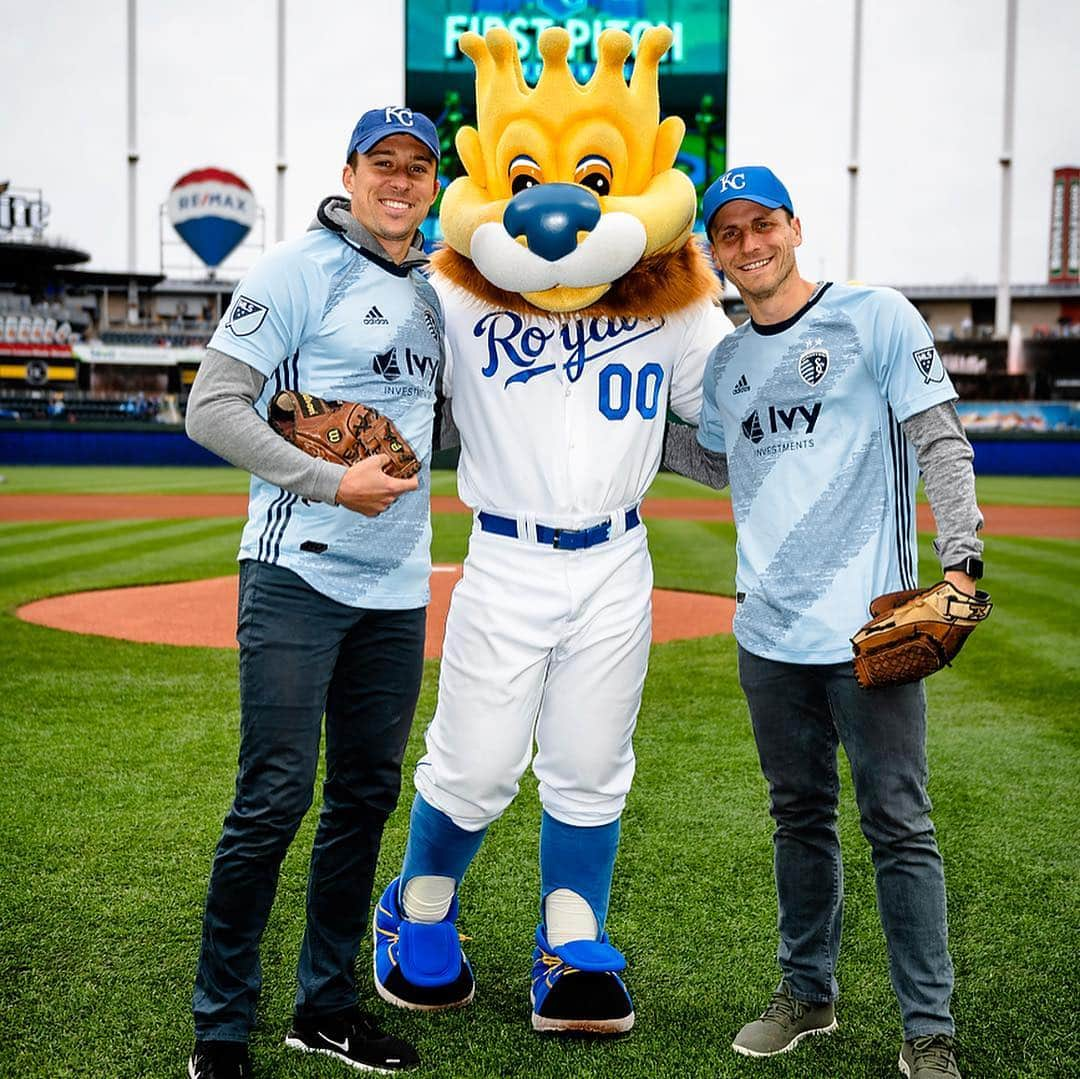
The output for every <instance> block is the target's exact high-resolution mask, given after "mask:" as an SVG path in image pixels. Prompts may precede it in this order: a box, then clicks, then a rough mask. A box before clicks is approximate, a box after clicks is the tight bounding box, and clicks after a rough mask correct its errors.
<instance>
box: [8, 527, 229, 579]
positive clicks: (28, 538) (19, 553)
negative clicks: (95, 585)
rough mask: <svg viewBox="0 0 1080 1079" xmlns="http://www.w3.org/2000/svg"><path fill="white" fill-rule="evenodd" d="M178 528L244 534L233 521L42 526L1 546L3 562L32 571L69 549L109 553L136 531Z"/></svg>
mask: <svg viewBox="0 0 1080 1079" xmlns="http://www.w3.org/2000/svg"><path fill="white" fill-rule="evenodd" d="M177 527H180V528H187V529H212V530H224V529H225V528H228V527H231V528H232V529H233V531H234V532H236V533H237V535H239V531H240V530H239V526H238V524H237V522H236V521H235V520H233V519H229V518H203V517H196V518H173V519H171V520H164V519H159V518H147V519H145V520H124V521H115V520H114V521H80V522H78V523H77V524H75V525H69V524H66V523H61V522H39V523H38V524H37V525H36V526H35V529H34V530H33V532H26V533H23V534H22V536H21V537H19V538H17V539H14V540H4V541H3V542H2V543H0V561H9V560H10V561H16V562H17V563H18V565H19V566H22V567H26V568H27V569H29V568H30V567H32V566H35V565H40V564H41V563H42V562H43V561H47V560H48V558H49V556H50V555H53V554H58V553H62V552H63V551H64V550H65V549H67V550H76V549H81V550H84V551H89V550H90V548H89V545H90V544H98V545H99V546H98V550H99V551H100V550H104V549H106V548H105V547H104V546H103V545H104V544H107V543H108V541H109V540H110V539H111V538H113V537H124V536H127V535H130V534H131V533H132V531H133V530H135V531H137V533H138V534H140V535H147V536H153V535H155V534H156V535H162V534H165V532H166V530H168V529H175V528H177ZM46 541H47V542H46ZM91 553H93V552H91Z"/></svg>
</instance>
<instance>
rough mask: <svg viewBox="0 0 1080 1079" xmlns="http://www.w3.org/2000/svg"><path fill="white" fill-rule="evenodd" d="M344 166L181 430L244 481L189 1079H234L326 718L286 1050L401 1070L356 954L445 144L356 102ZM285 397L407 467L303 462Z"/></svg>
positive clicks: (395, 661)
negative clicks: (302, 400) (403, 451)
mask: <svg viewBox="0 0 1080 1079" xmlns="http://www.w3.org/2000/svg"><path fill="white" fill-rule="evenodd" d="M346 158H347V161H346V164H345V167H344V170H343V173H342V181H343V184H344V187H345V190H346V191H347V193H348V196H349V197H348V198H347V199H346V198H341V197H331V198H328V199H325V200H324V201H323V202H322V204H321V205H320V206H319V208H318V211H317V214H316V219H315V221H314V222H313V223H312V225H311V226H310V228H309V230H308V232H307V233H306V234H305V235H304V236H303V237H301V238H299V239H296V240H292V241H289V242H286V243H282V244H279V245H278V246H277V247H275V248H274V249H273V250H271V251H270V252H269V253H268V254H266V255H265V256H264V257H263V258H262V259H261V260H260V261H259V262H258V263H257V264H256V265H255V266H254V267H253V268H252V270H251V272H250V273H249V274H248V275H247V276H246V277H245V278H244V280H243V281H242V282H241V283H240V285H239V286H238V287H237V290H236V292H235V293H234V295H233V298H232V302H231V304H230V306H229V311H228V313H227V314H226V316H225V318H224V319H223V320H222V322H221V324H220V325H219V326H218V328H217V330H216V332H215V333H214V335H213V337H212V338H211V340H210V344H209V347H208V349H207V354H206V358H205V359H204V361H203V363H202V365H201V367H200V369H199V374H198V377H197V378H196V380H195V384H194V386H193V387H192V392H191V397H190V400H189V402H188V411H187V430H188V434H189V435H190V436H191V437H192V438H193V439H194V440H195V441H197V442H199V443H201V444H202V445H204V446H206V447H208V448H209V449H211V450H213V451H214V452H215V453H217V454H219V455H220V456H221V457H224V458H225V459H226V460H228V461H230V462H231V463H232V464H234V465H237V466H239V467H241V468H244V469H246V470H247V471H248V472H250V473H251V474H252V475H251V493H250V499H249V509H248V520H247V524H246V526H245V528H244V532H243V537H242V539H241V544H240V556H239V557H240V607H239V618H238V629H237V640H238V642H239V645H240V761H239V772H238V775H237V780H236V795H235V799H234V801H233V805H232V808H231V809H230V810H229V813H228V816H227V817H226V819H225V824H224V828H223V830H222V835H221V839H220V841H219V843H218V848H217V853H216V855H215V858H214V864H213V869H212V872H211V876H210V886H209V890H208V895H207V900H206V911H205V915H204V918H203V934H202V948H201V951H200V956H199V965H198V972H197V974H196V979H195V991H194V996H193V1011H194V1017H195V1039H196V1041H195V1049H194V1051H193V1052H192V1054H191V1057H190V1059H189V1061H188V1075H189V1077H190V1079H248V1077H249V1076H250V1075H251V1070H250V1069H251V1064H250V1060H249V1056H248V1050H247V1041H248V1034H249V1031H250V1030H251V1027H252V1026H253V1024H254V1021H255V1008H256V1001H257V998H258V994H259V987H260V980H261V975H260V966H259V940H260V938H261V936H262V932H263V930H264V928H265V926H266V922H267V919H268V917H269V913H270V907H271V904H272V902H273V899H274V893H275V890H276V887H277V879H278V871H279V868H280V865H281V861H282V859H283V858H284V856H285V852H286V850H287V848H288V846H289V844H290V842H291V841H292V838H293V836H294V835H295V833H296V830H297V828H298V827H299V825H300V821H301V819H302V818H303V816H304V814H305V812H306V811H307V809H308V807H309V806H310V805H311V802H312V796H313V787H314V782H315V773H316V768H317V766H318V758H319V744H320V739H321V736H322V719H323V715H324V713H325V716H326V780H325V783H324V784H323V805H322V811H321V814H320V817H319V825H318V829H317V831H316V835H315V842H314V846H313V849H312V855H311V868H310V872H309V877H308V892H307V923H306V928H305V932H304V939H303V943H302V945H301V948H300V959H299V964H298V969H297V983H298V986H297V993H296V1005H295V1013H294V1016H293V1023H292V1029H291V1030H290V1031H289V1033H288V1036H287V1037H286V1039H285V1041H286V1044H287V1045H289V1046H291V1047H293V1048H296V1049H300V1050H303V1051H307V1052H318V1053H325V1054H329V1055H331V1056H335V1057H338V1058H339V1059H341V1060H343V1061H345V1062H346V1063H348V1064H351V1065H353V1066H354V1067H359V1068H366V1069H374V1070H376V1071H386V1072H388V1071H395V1070H398V1069H401V1068H407V1067H410V1066H413V1065H415V1064H417V1063H418V1057H417V1054H416V1052H415V1051H414V1050H413V1048H412V1047H411V1046H410V1045H408V1044H406V1043H405V1042H403V1041H401V1040H400V1039H398V1038H394V1037H391V1036H389V1035H386V1034H384V1033H383V1032H382V1031H381V1030H380V1029H379V1028H378V1027H377V1026H376V1025H375V1023H374V1022H373V1021H372V1019H371V1018H370V1017H369V1016H367V1015H366V1014H365V1013H363V1012H361V1011H360V1010H359V1009H358V1007H357V988H356V979H355V973H354V965H355V960H356V955H357V950H358V948H359V945H360V939H361V937H362V935H363V933H364V931H365V928H366V924H367V917H368V906H369V903H370V899H371V889H372V882H373V878H374V872H375V863H376V859H377V857H378V851H379V842H380V839H381V836H382V830H383V825H384V823H385V821H386V818H387V817H388V815H389V814H390V812H391V810H392V809H393V808H394V806H395V804H396V802H397V797H398V792H399V789H400V784H401V760H402V757H403V755H404V751H405V743H406V740H407V739H408V735H409V728H410V725H411V723H412V717H413V712H414V709H415V706H416V700H417V696H418V694H419V689H420V679H421V675H422V671H423V658H424V625H425V608H426V605H427V602H428V598H429V594H428V580H429V576H430V572H431V556H430V538H431V529H430V518H429V493H430V463H431V462H430V456H431V446H432V424H433V415H434V407H435V400H436V391H437V385H436V381H437V378H438V372H439V367H440V363H441V360H442V336H443V335H442V310H441V307H440V305H439V301H438V299H437V298H436V296H435V292H434V290H433V289H432V288H431V287H430V285H428V283H427V280H426V278H425V277H424V276H423V275H422V274H421V272H420V271H421V268H422V267H423V266H424V264H425V262H426V256H425V254H424V250H423V237H422V236H421V234H420V233H419V231H418V229H419V226H420V223H421V222H422V221H423V220H424V217H425V216H426V215H427V212H428V209H429V208H430V206H431V204H432V202H433V201H434V198H435V195H436V193H437V192H438V189H439V181H438V175H437V174H438V163H439V139H438V134H437V132H436V130H435V126H434V125H433V124H432V123H431V121H430V120H429V119H428V118H427V117H425V116H423V115H421V114H420V113H415V112H413V111H412V110H410V109H406V108H400V107H389V108H382V109H373V110H371V111H369V112H366V113H365V114H364V115H363V116H362V117H361V118H360V121H359V122H358V123H357V125H356V128H355V129H354V131H353V133H352V136H351V137H350V139H349V143H348V147H347V151H346ZM285 389H290V390H299V391H302V392H305V393H311V394H314V395H316V396H318V397H323V398H330V399H338V400H346V401H357V402H361V403H363V404H366V405H370V406H373V407H375V408H376V409H378V410H379V411H380V412H382V413H383V414H385V415H387V416H389V417H390V418H391V419H392V420H393V421H394V423H395V424H396V425H397V427H398V429H399V430H400V431H401V432H402V434H403V435H404V436H405V438H406V439H407V440H408V441H409V443H410V444H411V445H412V447H413V448H414V450H415V451H416V454H417V456H418V457H419V458H420V459H421V460H422V461H423V465H424V467H423V468H422V470H421V472H420V474H419V476H416V477H413V478H412V479H409V480H399V479H396V478H394V477H392V476H389V475H387V474H386V473H384V472H383V466H384V465H386V464H387V463H388V460H387V458H386V457H385V456H383V455H379V456H376V457H372V458H368V459H366V460H361V461H360V462H359V463H357V464H354V465H352V466H351V467H348V468H346V467H344V466H342V465H336V464H332V463H330V462H327V461H323V460H319V459H317V458H313V457H309V456H307V455H306V454H305V453H303V452H301V451H300V450H299V449H297V448H296V447H295V446H293V445H291V444H290V443H288V442H286V441H285V440H284V439H282V438H280V437H279V436H278V435H277V434H275V433H274V432H273V431H272V430H271V428H270V427H269V426H268V425H267V423H266V414H267V406H268V403H269V401H270V399H271V398H272V397H273V396H274V395H275V394H276V393H277V392H279V391H281V390H285Z"/></svg>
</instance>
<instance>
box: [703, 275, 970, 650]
mask: <svg viewBox="0 0 1080 1079" xmlns="http://www.w3.org/2000/svg"><path fill="white" fill-rule="evenodd" d="M955 397H956V393H955V391H954V390H953V387H952V384H951V382H950V381H949V377H948V375H947V374H946V372H945V368H944V367H943V365H942V363H941V358H940V357H939V356H938V354H937V352H936V350H935V348H934V340H933V337H932V335H931V333H930V330H929V328H928V327H927V325H926V323H925V322H924V321H923V320H922V318H921V317H920V316H919V313H918V312H917V311H916V310H915V308H914V307H912V306H911V304H910V303H908V301H907V300H905V299H904V297H903V296H901V295H900V294H899V293H898V292H895V291H893V290H892V289H885V288H861V287H851V286H847V285H835V284H834V285H824V286H822V287H821V288H820V289H819V290H818V291H817V292H815V294H814V295H813V296H812V297H811V299H810V301H809V303H808V304H807V305H806V307H804V308H803V309H802V310H801V311H799V312H798V313H797V314H796V315H794V316H793V317H792V318H791V319H788V320H787V321H785V322H782V323H777V324H775V325H772V326H756V325H755V324H754V323H752V322H749V321H748V322H745V323H744V324H743V325H742V326H740V327H739V328H738V329H737V330H736V331H735V332H734V333H732V334H729V335H728V336H727V337H726V338H724V339H723V340H722V341H721V342H720V344H719V345H718V346H717V347H716V349H715V350H714V352H713V354H712V356H711V357H710V359H709V364H708V368H707V370H706V374H705V384H704V400H703V405H702V412H701V424H700V426H699V428H698V439H699V441H700V442H701V444H702V445H703V446H705V447H706V448H707V449H710V450H714V451H717V452H721V453H726V454H727V458H728V469H729V473H730V476H731V501H732V509H733V511H734V516H735V523H736V526H737V529H738V569H737V573H736V590H737V597H736V598H737V599H738V600H739V602H738V605H737V608H736V614H735V624H734V633H735V637H736V639H737V640H738V642H739V643H740V644H741V645H742V646H743V647H744V648H745V649H746V650H747V651H749V652H752V653H754V654H755V655H758V656H763V657H765V658H766V659H774V660H780V661H782V662H789V663H838V662H841V661H843V660H845V659H850V658H851V644H850V638H851V635H852V634H853V633H854V632H855V630H856V629H858V627H859V626H861V625H862V624H863V623H864V622H865V621H866V620H867V618H868V617H869V611H868V609H867V608H868V604H869V602H870V600H871V599H872V598H873V597H874V596H877V595H880V594H881V593H883V592H892V591H896V590H898V589H901V588H914V587H915V586H916V584H917V577H918V572H917V561H916V560H917V545H916V533H915V488H916V486H917V484H918V467H917V464H916V460H915V451H914V449H913V447H912V446H911V445H910V444H909V443H908V441H907V439H906V438H905V437H904V433H903V431H902V429H901V427H900V425H901V423H902V422H903V421H904V420H906V419H908V418H909V417H910V416H913V415H915V414H916V413H918V412H923V411H925V410H926V409H928V408H930V407H931V406H933V405H937V404H940V403H941V402H943V401H949V400H951V399H953V398H955Z"/></svg>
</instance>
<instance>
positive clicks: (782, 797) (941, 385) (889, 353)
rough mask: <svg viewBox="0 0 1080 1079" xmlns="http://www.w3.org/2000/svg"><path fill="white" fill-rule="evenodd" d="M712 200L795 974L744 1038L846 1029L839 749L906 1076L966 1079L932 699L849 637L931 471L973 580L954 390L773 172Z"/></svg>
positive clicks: (746, 557)
mask: <svg viewBox="0 0 1080 1079" xmlns="http://www.w3.org/2000/svg"><path fill="white" fill-rule="evenodd" d="M704 212H705V222H706V228H707V231H708V234H709V238H710V240H711V241H712V245H713V252H714V255H715V258H716V261H717V263H718V265H719V266H720V268H721V269H722V270H723V271H724V273H725V275H726V276H727V278H728V280H730V281H731V282H732V283H733V284H734V285H735V287H736V288H737V289H738V290H739V294H740V295H741V296H742V298H743V300H744V301H745V303H746V307H747V310H748V311H749V314H750V319H749V321H747V322H745V323H744V324H743V325H742V326H740V327H739V328H738V329H737V330H736V331H735V332H734V333H732V334H730V335H729V336H727V337H726V338H724V339H723V340H722V341H721V342H720V343H719V345H718V346H717V347H716V349H715V351H714V352H713V354H712V356H711V358H710V360H709V365H708V368H707V370H706V374H705V383H704V404H703V407H702V413H701V423H700V426H699V428H698V441H699V443H700V444H701V446H702V447H703V450H704V451H705V454H706V456H707V457H708V458H709V459H710V460H711V462H712V465H713V467H714V468H716V469H720V468H722V467H726V468H727V470H728V474H729V476H730V482H731V495H732V507H733V511H734V516H735V523H736V527H737V530H738V569H737V577H736V600H737V609H736V615H735V623H734V633H735V637H736V640H737V642H738V649H739V678H740V682H741V684H742V688H743V691H744V692H745V694H746V698H747V701H748V703H749V707H750V718H751V723H752V726H753V730H754V738H755V740H756V742H757V747H758V754H759V757H760V761H761V767H762V771H763V772H764V774H765V778H766V779H767V780H768V783H769V797H770V808H771V812H772V815H773V818H774V820H775V821H776V831H775V835H774V843H775V870H776V887H777V894H778V899H779V912H780V916H779V930H780V945H779V952H778V958H779V964H780V968H781V972H782V980H781V982H780V985H779V988H778V989H777V991H776V992H775V994H774V995H773V997H772V1000H771V1002H770V1004H769V1006H768V1007H767V1009H766V1010H765V1012H764V1013H763V1014H762V1015H761V1017H760V1018H759V1019H757V1020H755V1021H753V1022H751V1023H748V1024H747V1025H746V1026H744V1027H743V1028H742V1030H740V1031H739V1033H738V1035H737V1036H736V1038H735V1041H734V1044H733V1048H734V1049H735V1050H736V1051H737V1052H739V1053H742V1054H744V1055H746V1056H751V1057H766V1056H772V1055H773V1054H775V1053H782V1052H785V1051H787V1050H789V1049H793V1048H794V1047H795V1046H796V1045H797V1044H798V1043H799V1041H800V1040H801V1039H802V1038H804V1037H806V1036H807V1035H810V1034H827V1033H830V1032H831V1031H833V1030H835V1029H836V1026H837V1024H836V1017H835V1011H834V1001H835V1000H836V997H837V993H838V987H837V982H836V963H837V956H838V951H839V946H840V924H841V911H842V906H843V884H842V880H843V871H842V865H841V859H840V844H839V836H838V833H837V829H836V816H837V802H838V795H839V786H840V780H839V774H838V771H837V746H838V744H842V745H843V746H844V749H845V751H846V753H847V756H848V758H849V760H850V762H851V770H852V778H853V781H854V788H855V795H856V799H857V801H858V804H859V810H860V815H861V821H862V828H863V832H864V834H865V835H866V838H867V839H868V840H869V842H870V845H871V848H872V850H873V857H874V867H875V875H876V883H877V896H878V908H879V912H880V916H881V922H882V926H883V928H884V930H885V936H886V939H887V942H888V947H889V958H890V968H891V976H892V983H893V988H894V990H895V992H896V995H897V998H898V1000H899V1003H900V1010H901V1013H902V1018H903V1037H904V1041H903V1046H902V1049H901V1055H900V1061H899V1067H900V1070H901V1071H902V1072H903V1073H904V1074H905V1075H908V1076H915V1077H917V1079H931V1077H935V1079H941V1077H943V1076H952V1077H957V1076H959V1071H958V1069H957V1065H956V1059H955V1055H954V1049H953V1040H952V1039H953V1033H954V1029H953V1019H952V1015H951V1014H950V1011H949V1000H950V996H951V993H952V985H953V970H952V963H951V961H950V958H949V952H948V944H947V929H946V911H945V880H944V874H943V871H942V863H941V856H940V854H939V853H938V848H937V844H936V842H935V839H934V827H933V825H932V824H931V821H930V817H929V811H930V801H929V799H928V798H927V795H926V776H927V763H926V698H925V694H924V691H923V686H922V683H921V682H920V683H915V684H911V685H905V686H899V687H891V688H883V689H870V690H866V689H862V688H860V687H859V685H858V684H857V682H856V679H855V674H854V670H853V666H852V662H851V655H852V654H851V644H850V638H851V636H852V634H853V633H854V632H855V631H856V630H857V629H858V628H859V626H861V625H862V624H863V623H864V622H865V621H866V618H867V610H868V604H869V602H870V600H871V599H872V598H873V597H875V596H878V595H881V594H882V593H885V592H892V591H897V590H899V589H906V588H914V587H916V586H917V566H916V553H917V540H916V527H915V488H916V485H917V483H918V479H919V472H920V471H921V472H922V475H923V479H924V483H925V486H926V493H927V498H928V500H929V502H930V505H931V508H932V510H933V512H934V517H935V520H936V523H937V527H938V536H937V539H936V541H935V549H936V552H937V554H938V556H939V557H940V559H941V564H942V568H943V572H944V575H945V577H946V578H947V579H948V580H949V581H951V582H952V583H953V584H954V585H956V586H957V587H958V588H960V589H961V590H963V591H965V592H968V593H974V591H975V580H976V579H977V578H978V577H980V576H981V574H982V563H981V561H980V555H981V553H982V543H981V541H980V540H979V538H978V532H979V529H980V528H981V527H982V517H981V516H980V514H979V510H978V506H977V505H976V502H975V484H974V476H973V473H972V467H971V462H972V458H973V454H972V450H971V446H970V444H969V443H968V441H967V438H966V437H965V435H964V431H963V428H962V427H961V425H960V422H959V420H958V418H957V414H956V409H955V407H954V405H953V401H954V400H955V399H956V393H955V391H954V390H953V387H952V385H951V383H950V381H949V377H948V375H947V374H946V372H945V369H944V367H943V366H942V362H941V358H940V356H939V355H938V354H937V352H936V351H935V348H934V341H933V337H932V336H931V333H930V330H929V328H928V327H927V326H926V323H925V322H924V321H923V320H922V318H921V317H920V316H919V314H918V312H917V311H916V310H915V309H914V308H913V307H912V306H911V304H909V303H908V302H907V300H905V299H904V298H903V296H901V295H900V294H899V293H897V292H895V291H893V290H891V289H885V288H865V287H853V286H847V285H837V284H829V283H814V282H812V281H807V280H805V279H804V278H803V277H802V276H801V275H800V273H799V270H798V266H797V264H796V257H795V251H796V248H797V247H798V246H799V245H800V243H801V242H802V226H801V224H800V222H799V219H798V218H797V217H795V213H794V207H793V204H792V201H791V197H790V195H789V194H788V192H787V189H786V188H785V187H784V185H783V184H782V183H781V182H780V181H779V180H778V179H777V177H776V176H775V175H774V174H773V173H772V172H771V171H770V170H769V169H767V168H763V167H760V166H753V167H745V168H737V169H731V170H729V171H728V172H726V173H725V174H724V175H723V176H721V177H720V178H719V179H718V180H717V181H716V182H715V183H714V184H713V185H712V186H711V187H710V188H709V189H708V191H707V192H706V194H705V200H704Z"/></svg>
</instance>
